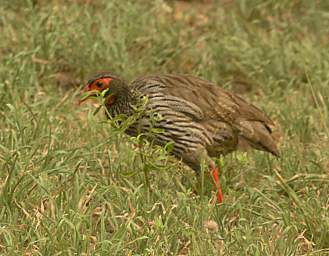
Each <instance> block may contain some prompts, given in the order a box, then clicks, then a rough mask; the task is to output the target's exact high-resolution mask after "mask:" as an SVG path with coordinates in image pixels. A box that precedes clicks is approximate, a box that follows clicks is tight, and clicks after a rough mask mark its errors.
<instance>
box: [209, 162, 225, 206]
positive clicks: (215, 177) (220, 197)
mask: <svg viewBox="0 0 329 256" xmlns="http://www.w3.org/2000/svg"><path fill="white" fill-rule="evenodd" d="M210 168H211V175H212V177H213V180H214V183H215V186H216V190H217V200H218V203H222V202H223V192H222V186H221V185H220V181H219V171H218V168H217V167H216V165H215V163H214V162H213V161H211V162H210Z"/></svg>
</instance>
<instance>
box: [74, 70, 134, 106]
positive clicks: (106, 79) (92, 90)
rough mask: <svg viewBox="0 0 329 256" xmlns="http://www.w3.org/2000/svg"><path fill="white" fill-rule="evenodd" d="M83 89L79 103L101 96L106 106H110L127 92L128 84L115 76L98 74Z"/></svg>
mask: <svg viewBox="0 0 329 256" xmlns="http://www.w3.org/2000/svg"><path fill="white" fill-rule="evenodd" d="M84 91H85V93H84V96H83V97H82V99H81V100H80V103H82V102H84V101H86V100H88V99H91V98H97V97H99V96H102V97H103V98H104V99H105V104H106V106H108V107H110V106H112V105H113V104H114V103H116V102H117V101H118V100H120V99H122V98H123V97H124V96H125V95H126V94H127V93H128V86H127V83H126V82H125V81H124V80H123V79H121V78H119V77H117V76H114V75H111V74H98V75H96V76H94V77H93V78H91V79H90V80H89V81H88V82H87V84H86V86H85V89H84Z"/></svg>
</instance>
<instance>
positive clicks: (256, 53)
mask: <svg viewBox="0 0 329 256" xmlns="http://www.w3.org/2000/svg"><path fill="white" fill-rule="evenodd" d="M0 29H1V40H0V58H1V64H0V102H1V104H0V129H1V130H0V168H1V169H0V170H1V172H0V191H1V194H0V254H1V255H328V254H329V199H328V194H329V160H328V159H329V150H328V145H329V139H328V136H329V116H328V111H329V103H328V102H329V46H328V44H329V38H328V35H329V4H328V1H325V0H323V1H321V0H319V1H306V0H299V1H298V0H294V1H291V0H281V1H276V0H268V1H259V0H250V1H242V0H241V1H225V2H224V1H218V2H216V1H213V2H212V1H203V2H201V1H193V2H188V1H184V2H178V1H168V2H167V1H164V0H157V1H135V0H129V1H121V0H113V1H105V0H104V1H102V0H99V1H84V0H71V1H69V0H67V1H64V0H53V1H38V0H34V1H33V0H31V1H19V0H16V1H9V0H3V1H1V4H0ZM104 69H105V70H111V71H114V72H116V73H120V74H122V75H123V76H125V77H126V78H127V79H128V80H130V79H132V78H134V77H136V76H138V75H142V74H146V73H155V72H157V73H162V72H169V73H170V72H179V73H191V74H194V75H200V76H202V77H204V78H207V79H210V80H213V81H216V82H218V83H219V84H223V85H224V86H225V87H227V88H230V89H232V90H233V91H235V92H237V93H240V94H242V96H243V97H245V98H246V99H248V100H250V101H251V102H254V103H256V104H257V105H258V106H259V107H261V108H263V109H264V110H266V111H267V112H268V113H269V115H270V116H271V117H273V118H274V119H275V120H276V121H277V122H278V123H279V124H280V125H281V129H282V133H283V135H282V143H281V150H282V158H281V159H279V160H277V159H274V158H273V157H271V156H269V155H266V154H264V153H261V152H256V151H253V152H250V153H248V154H247V155H245V154H241V153H237V154H234V155H231V156H227V157H225V160H224V161H223V163H224V164H223V167H222V177H221V180H222V185H223V189H224V193H225V196H226V197H225V202H224V205H222V206H221V207H218V206H215V205H213V204H211V203H209V202H210V200H209V199H210V198H208V197H205V196H202V197H200V196H195V195H194V194H193V193H192V192H191V187H190V186H189V185H183V184H182V182H181V181H182V180H184V177H190V176H192V177H193V173H191V172H190V171H188V170H184V168H183V167H182V166H181V165H180V164H178V163H177V162H175V161H172V159H170V158H169V159H168V158H167V157H166V156H165V155H164V153H163V152H162V150H161V149H159V148H156V149H146V150H145V151H143V152H141V151H140V150H138V148H137V147H136V146H135V143H134V142H133V141H131V139H129V138H127V137H126V136H125V135H123V134H122V133H120V132H118V131H114V130H111V128H110V127H109V125H108V124H107V123H105V122H102V121H103V120H104V116H103V115H96V116H93V115H92V110H93V107H92V106H90V105H89V106H88V105H85V106H82V107H78V106H77V99H78V93H79V91H78V87H79V86H81V85H82V82H83V81H85V79H86V78H87V77H88V76H89V75H90V74H93V73H94V72H95V71H96V70H104ZM141 154H142V157H141ZM144 169H147V170H149V172H150V190H149V189H148V188H147V186H146V185H145V178H144V174H143V170H144Z"/></svg>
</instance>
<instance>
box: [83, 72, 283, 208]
mask: <svg viewBox="0 0 329 256" xmlns="http://www.w3.org/2000/svg"><path fill="white" fill-rule="evenodd" d="M84 91H85V92H86V93H87V96H85V97H83V98H82V99H81V102H84V101H86V100H87V99H89V98H92V97H95V96H97V95H101V94H102V95H103V98H104V106H105V108H106V113H107V115H108V116H109V117H116V116H118V115H125V116H127V117H129V116H132V115H134V113H135V112H136V111H137V110H136V109H137V108H136V105H138V104H140V102H142V101H143V99H146V101H145V102H146V103H145V107H144V110H143V113H142V114H140V115H139V117H138V118H136V120H135V121H134V122H133V123H132V124H130V125H129V127H128V128H127V130H126V133H127V134H128V135H130V136H138V135H139V134H141V133H147V132H149V131H150V129H151V127H154V128H160V129H161V131H162V132H161V133H156V134H154V136H152V138H151V139H152V140H153V141H154V143H155V144H157V145H160V146H165V145H167V144H168V143H173V149H172V151H171V152H170V154H172V155H173V156H174V157H175V158H176V159H178V160H180V161H182V162H183V163H184V164H185V165H187V166H189V167H190V168H191V169H193V170H194V171H195V173H196V174H197V176H200V173H201V163H206V167H207V168H208V170H209V171H208V172H207V173H208V174H209V176H210V177H211V179H212V181H213V184H214V188H215V191H216V197H217V199H216V200H217V202H218V203H219V204H221V203H222V202H223V192H222V187H221V184H220V179H219V177H220V175H219V168H218V166H216V164H215V161H214V160H213V159H214V158H218V157H219V156H224V155H226V154H229V153H231V152H233V151H235V150H237V149H239V147H240V145H244V146H248V147H249V148H254V149H257V150H261V151H265V152H269V153H271V154H272V155H274V156H276V157H279V155H280V153H279V149H278V141H277V138H276V136H275V132H274V131H275V130H276V125H275V123H274V121H272V120H271V119H270V117H269V116H268V115H267V114H266V113H264V112H263V111H262V110H260V109H259V108H257V107H256V106H254V105H252V104H250V103H248V102H247V101H245V100H244V99H243V98H241V97H240V96H238V95H236V94H234V93H233V92H230V91H229V90H227V89H224V88H223V87H221V86H219V85H217V84H216V83H214V82H211V81H208V80H205V79H203V78H200V77H196V76H192V75H188V74H155V75H144V76H141V77H139V78H137V79H135V80H133V81H132V82H130V83H129V82H127V81H126V80H124V79H123V78H121V77H120V76H117V75H113V74H112V73H110V72H102V73H99V74H96V75H95V76H93V77H92V78H91V79H90V80H89V81H88V82H87V84H86V85H85V89H84ZM154 113H155V114H157V115H158V116H159V117H160V118H158V119H157V120H156V121H155V122H154V121H152V120H150V119H151V116H152V115H153V114H154Z"/></svg>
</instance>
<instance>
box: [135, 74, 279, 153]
mask: <svg viewBox="0 0 329 256" xmlns="http://www.w3.org/2000/svg"><path fill="white" fill-rule="evenodd" d="M131 87H132V89H133V90H135V91H138V92H139V93H141V94H142V95H146V96H147V97H148V100H149V102H148V109H149V110H153V111H154V112H157V113H159V114H160V115H161V116H162V119H161V121H159V122H158V123H157V126H158V127H159V128H163V129H164V131H165V132H164V134H162V135H159V136H157V139H158V143H159V144H164V143H165V142H167V141H174V142H175V148H176V149H175V150H176V152H174V153H175V154H176V155H181V154H183V152H185V151H186V150H193V149H195V148H197V147H199V146H200V145H203V146H204V147H206V148H207V150H208V153H209V154H210V155H213V156H216V155H218V154H226V153H229V152H231V151H233V150H235V149H236V148H237V147H238V144H239V142H245V143H246V144H249V145H250V146H252V147H254V148H256V149H260V150H264V151H268V152H271V153H272V154H274V155H279V151H278V149H277V146H276V141H275V138H274V136H273V128H274V123H273V121H272V120H271V119H270V118H269V117H268V116H267V115H266V114H265V113H264V112H263V111H261V110H260V109H258V108H257V107H255V106H254V105H252V104H249V103H247V102H246V101H245V100H243V99H242V98H241V97H239V96H237V95H234V94H233V93H231V92H229V91H227V90H225V89H223V88H221V87H219V86H217V85H215V84H213V83H211V82H209V81H206V80H203V79H200V78H197V77H193V76H189V75H153V76H145V77H142V78H139V79H136V80H135V81H133V82H132V84H131ZM161 136H162V137H161Z"/></svg>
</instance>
